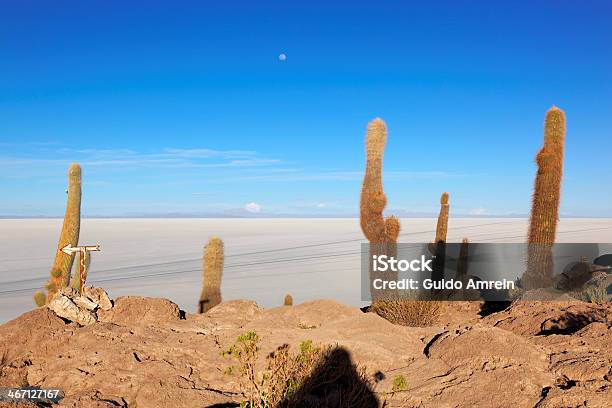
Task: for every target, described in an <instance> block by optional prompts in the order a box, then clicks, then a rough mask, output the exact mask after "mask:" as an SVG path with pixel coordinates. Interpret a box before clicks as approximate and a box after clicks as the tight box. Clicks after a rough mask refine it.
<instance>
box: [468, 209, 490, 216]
mask: <svg viewBox="0 0 612 408" xmlns="http://www.w3.org/2000/svg"><path fill="white" fill-rule="evenodd" d="M488 212H489V211H488V210H487V209H486V208H482V207H478V208H472V209H471V210H470V215H485V214H487V213H488Z"/></svg>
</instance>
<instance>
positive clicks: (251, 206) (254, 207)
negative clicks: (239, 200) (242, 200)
mask: <svg viewBox="0 0 612 408" xmlns="http://www.w3.org/2000/svg"><path fill="white" fill-rule="evenodd" d="M244 209H245V210H247V211H248V212H250V213H258V212H260V211H261V205H259V204H257V203H255V202H252V203H248V204H246V205H245V206H244Z"/></svg>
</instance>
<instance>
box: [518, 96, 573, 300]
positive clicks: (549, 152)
mask: <svg viewBox="0 0 612 408" xmlns="http://www.w3.org/2000/svg"><path fill="white" fill-rule="evenodd" d="M564 144H565V113H564V112H563V111H562V110H561V109H559V108H557V107H556V106H553V107H552V108H550V109H549V110H548V112H547V113H546V120H545V122H544V146H543V147H542V149H541V150H540V151H539V152H538V154H537V156H536V163H537V165H538V172H537V174H536V179H535V185H534V191H533V201H532V206H531V217H530V220H529V238H528V244H529V248H528V256H527V272H526V274H525V276H524V279H523V285H524V286H525V288H526V289H533V288H538V287H545V286H548V285H549V284H550V283H551V282H552V275H553V263H552V251H551V249H552V245H553V244H554V243H555V235H556V232H557V221H558V219H559V202H560V199H561V178H562V176H563V148H564Z"/></svg>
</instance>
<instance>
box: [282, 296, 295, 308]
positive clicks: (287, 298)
mask: <svg viewBox="0 0 612 408" xmlns="http://www.w3.org/2000/svg"><path fill="white" fill-rule="evenodd" d="M283 305H285V306H293V296H291V295H290V294H289V293H287V294H286V295H285V300H284V301H283Z"/></svg>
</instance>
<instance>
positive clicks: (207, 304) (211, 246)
mask: <svg viewBox="0 0 612 408" xmlns="http://www.w3.org/2000/svg"><path fill="white" fill-rule="evenodd" d="M203 269H204V272H203V278H204V283H203V286H202V293H201V295H200V303H199V312H200V313H205V312H207V311H208V310H210V309H212V308H213V307H215V306H217V305H218V304H219V303H221V276H222V274H223V241H221V238H218V237H213V238H211V239H210V240H208V243H207V244H206V246H205V247H204V265H203Z"/></svg>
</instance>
